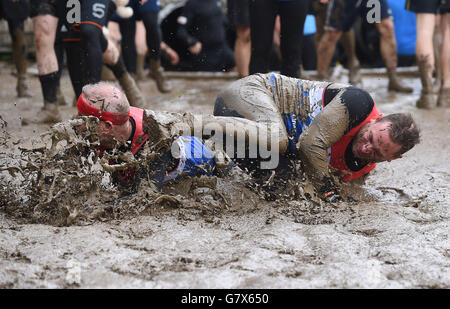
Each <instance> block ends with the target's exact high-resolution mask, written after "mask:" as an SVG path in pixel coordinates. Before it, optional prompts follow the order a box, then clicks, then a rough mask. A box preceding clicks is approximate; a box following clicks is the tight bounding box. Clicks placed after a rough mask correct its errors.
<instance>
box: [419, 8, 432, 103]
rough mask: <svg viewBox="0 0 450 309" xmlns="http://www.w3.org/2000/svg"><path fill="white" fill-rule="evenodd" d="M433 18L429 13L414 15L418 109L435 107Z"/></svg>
mask: <svg viewBox="0 0 450 309" xmlns="http://www.w3.org/2000/svg"><path fill="white" fill-rule="evenodd" d="M435 18H436V15H435V14H431V13H417V14H416V29H417V40H416V57H417V63H418V66H419V73H420V79H421V81H422V93H421V96H420V98H419V100H418V101H417V107H419V108H433V107H435V106H436V99H435V97H434V94H433V67H434V63H435V59H434V50H433V34H434V26H435Z"/></svg>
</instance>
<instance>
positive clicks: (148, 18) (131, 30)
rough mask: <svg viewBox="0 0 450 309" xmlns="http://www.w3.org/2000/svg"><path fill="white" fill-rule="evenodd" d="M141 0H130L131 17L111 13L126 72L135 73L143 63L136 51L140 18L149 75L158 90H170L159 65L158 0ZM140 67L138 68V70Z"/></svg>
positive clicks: (159, 31)
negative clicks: (117, 25) (119, 33)
mask: <svg viewBox="0 0 450 309" xmlns="http://www.w3.org/2000/svg"><path fill="white" fill-rule="evenodd" d="M141 3H142V1H141V0H131V1H130V2H129V3H128V6H129V7H132V8H133V11H134V14H133V16H132V17H131V18H128V19H125V18H120V17H119V16H118V15H117V14H115V15H113V17H112V18H111V21H113V22H117V23H119V26H120V32H121V34H122V40H121V45H122V53H123V59H124V61H125V65H126V67H127V70H128V72H130V73H131V74H133V75H135V76H136V75H137V71H138V69H137V65H139V66H140V67H141V66H143V65H144V59H143V58H142V56H141V57H140V58H139V59H138V53H137V51H136V42H135V41H136V21H140V20H142V22H143V23H144V26H145V34H146V36H145V38H146V42H147V50H148V54H149V58H150V73H149V77H151V78H153V79H154V80H155V82H156V85H157V87H158V90H159V91H160V92H162V93H166V92H170V91H171V87H170V85H169V83H168V82H167V80H166V78H165V76H164V70H163V68H162V67H161V30H160V29H159V25H158V12H159V10H160V6H159V1H158V0H148V1H146V2H145V3H144V4H141ZM140 69H141V68H139V70H140Z"/></svg>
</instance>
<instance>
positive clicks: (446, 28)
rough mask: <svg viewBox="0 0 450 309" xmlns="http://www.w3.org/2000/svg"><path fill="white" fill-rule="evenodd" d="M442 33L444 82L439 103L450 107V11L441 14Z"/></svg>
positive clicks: (441, 62)
mask: <svg viewBox="0 0 450 309" xmlns="http://www.w3.org/2000/svg"><path fill="white" fill-rule="evenodd" d="M441 33H442V47H441V55H440V57H441V58H440V67H441V72H442V84H441V89H440V91H439V97H438V102H437V103H438V105H439V106H443V107H450V13H446V14H443V15H441Z"/></svg>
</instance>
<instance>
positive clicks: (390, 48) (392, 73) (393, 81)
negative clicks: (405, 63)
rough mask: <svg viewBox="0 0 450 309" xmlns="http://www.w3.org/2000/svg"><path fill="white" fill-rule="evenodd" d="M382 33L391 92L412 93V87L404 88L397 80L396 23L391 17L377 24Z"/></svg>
mask: <svg viewBox="0 0 450 309" xmlns="http://www.w3.org/2000/svg"><path fill="white" fill-rule="evenodd" d="M376 27H377V29H378V31H379V32H380V35H381V39H380V49H381V55H382V57H383V60H384V62H385V64H386V68H387V71H388V76H389V86H388V88H389V90H393V91H398V92H405V93H410V92H412V91H413V89H412V88H411V87H406V86H403V85H402V84H401V83H400V81H399V80H398V78H397V73H396V71H397V62H398V58H397V42H396V40H395V34H394V22H393V21H392V18H391V17H388V18H384V19H382V20H381V23H378V24H376Z"/></svg>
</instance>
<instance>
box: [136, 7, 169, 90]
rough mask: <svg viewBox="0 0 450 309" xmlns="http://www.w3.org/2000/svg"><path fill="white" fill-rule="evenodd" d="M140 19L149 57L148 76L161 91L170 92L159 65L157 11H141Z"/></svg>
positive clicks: (159, 46)
mask: <svg viewBox="0 0 450 309" xmlns="http://www.w3.org/2000/svg"><path fill="white" fill-rule="evenodd" d="M141 16H142V21H143V22H144V26H145V31H146V40H147V48H148V53H149V57H150V73H149V76H150V77H151V78H153V79H154V80H155V82H156V86H157V87H158V90H159V91H160V92H162V93H167V92H170V91H171V90H172V89H171V86H170V84H169V83H168V82H167V79H166V77H165V76H164V69H163V68H162V67H161V31H160V29H159V25H158V12H156V11H143V12H141Z"/></svg>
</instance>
